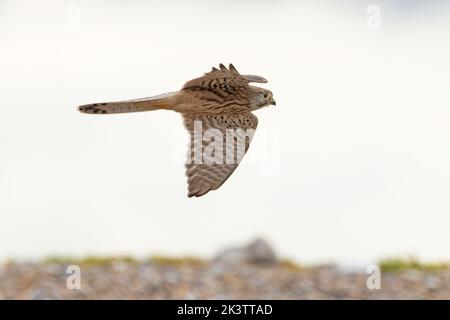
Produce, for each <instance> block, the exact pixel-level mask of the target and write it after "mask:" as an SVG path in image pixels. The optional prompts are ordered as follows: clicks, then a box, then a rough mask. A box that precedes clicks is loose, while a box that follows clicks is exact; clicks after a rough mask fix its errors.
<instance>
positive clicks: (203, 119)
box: [183, 113, 258, 197]
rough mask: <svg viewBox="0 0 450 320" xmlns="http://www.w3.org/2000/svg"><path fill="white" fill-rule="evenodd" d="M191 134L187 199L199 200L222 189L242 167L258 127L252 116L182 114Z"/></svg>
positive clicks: (256, 120)
mask: <svg viewBox="0 0 450 320" xmlns="http://www.w3.org/2000/svg"><path fill="white" fill-rule="evenodd" d="M183 119H184V125H185V126H186V128H187V130H188V131H189V134H190V138H191V139H190V149H189V152H188V161H187V163H186V175H187V178H188V196H189V197H192V196H196V197H200V196H203V195H205V194H206V193H208V192H209V191H210V190H215V189H217V188H219V187H220V186H221V185H222V184H223V183H224V182H225V181H226V180H227V179H228V178H229V177H230V175H231V174H232V173H233V171H234V170H235V169H236V168H237V166H238V165H239V163H240V161H241V159H242V157H243V156H244V154H245V153H246V151H247V150H248V148H249V146H250V142H251V140H252V138H253V134H254V131H255V130H256V127H257V125H258V118H257V117H256V116H255V115H253V114H251V113H242V114H234V115H233V114H228V115H195V114H183Z"/></svg>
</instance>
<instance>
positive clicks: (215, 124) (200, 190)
mask: <svg viewBox="0 0 450 320" xmlns="http://www.w3.org/2000/svg"><path fill="white" fill-rule="evenodd" d="M250 82H259V83H265V82H267V80H266V79H264V78H262V77H260V76H255V75H241V74H239V72H238V71H237V70H236V68H235V67H234V66H233V65H232V64H230V66H229V68H228V69H227V68H226V67H225V66H224V65H223V64H220V65H219V69H216V68H212V70H211V71H210V72H208V73H206V74H205V75H204V76H202V77H200V78H196V79H193V80H190V81H188V82H187V83H186V84H185V85H184V86H183V88H182V89H181V90H179V91H176V92H172V93H167V94H163V95H159V96H154V97H150V98H143V99H135V100H126V101H118V102H106V103H94V104H88V105H83V106H80V107H78V109H79V111H81V112H83V113H91V114H111V113H124V112H138V111H150V110H158V109H166V110H173V111H177V112H179V113H181V114H182V116H183V119H184V125H185V127H186V128H187V130H188V131H189V133H190V136H191V145H190V154H188V158H189V161H188V163H187V164H186V175H187V177H188V190H189V192H188V196H189V197H192V196H196V197H200V196H202V195H204V194H206V193H207V192H209V191H210V190H215V189H217V188H219V187H220V186H221V185H222V184H223V183H224V182H225V180H227V179H228V177H229V176H230V175H231V174H232V173H233V171H234V170H235V169H236V168H237V166H238V165H239V162H240V160H241V158H242V156H243V154H241V155H237V153H239V152H238V148H237V143H236V142H237V141H241V142H243V145H244V146H245V150H243V151H242V152H243V153H245V152H246V151H247V150H248V147H249V145H250V141H251V139H252V136H253V131H254V130H255V129H256V126H257V124H258V119H257V118H256V116H255V115H253V114H252V113H251V111H253V110H256V109H259V108H262V107H265V106H268V105H270V104H273V105H275V100H274V99H273V96H272V92H270V91H269V90H266V89H263V88H259V87H256V86H251V85H249V83H250ZM196 121H197V123H198V124H199V126H200V127H201V132H200V133H201V134H202V135H201V137H200V139H201V140H200V141H201V147H202V149H201V150H205V149H206V148H208V142H211V141H208V140H207V139H206V140H205V139H204V134H205V132H207V131H208V130H209V131H208V132H211V130H210V129H215V131H214V132H216V133H221V134H222V137H223V139H224V141H223V145H224V147H223V150H222V152H223V159H225V158H226V157H227V154H226V152H231V153H229V154H232V155H233V156H232V157H233V160H234V161H233V162H231V163H230V162H226V163H225V161H224V162H223V163H208V162H206V163H205V161H202V160H204V159H203V158H204V157H205V155H203V154H201V153H200V154H194V150H195V141H194V140H195V139H194V131H195V130H194V127H195V123H196ZM230 130H232V131H233V132H234V133H235V136H234V138H233V139H232V140H226V139H225V137H226V136H227V134H228V133H229V132H231V131H230ZM246 130H247V131H246ZM249 132H250V133H249ZM212 141H214V140H212ZM197 143H198V142H197ZM218 152H220V150H219V151H218ZM242 152H241V153H242ZM212 154H213V155H214V156H217V155H218V154H215V151H213V153H212ZM195 159H196V160H197V161H194V160H195Z"/></svg>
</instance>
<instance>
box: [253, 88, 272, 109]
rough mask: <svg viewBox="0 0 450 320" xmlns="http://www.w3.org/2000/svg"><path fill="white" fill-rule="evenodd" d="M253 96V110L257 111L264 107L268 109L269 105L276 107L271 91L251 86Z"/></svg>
mask: <svg viewBox="0 0 450 320" xmlns="http://www.w3.org/2000/svg"><path fill="white" fill-rule="evenodd" d="M250 90H251V91H252V94H251V95H250V106H251V108H252V110H256V109H259V108H262V107H267V106H269V105H271V104H272V105H276V102H275V99H274V98H273V94H272V92H271V91H270V90H267V89H264V88H259V87H255V86H250Z"/></svg>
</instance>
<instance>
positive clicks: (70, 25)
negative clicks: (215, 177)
mask: <svg viewBox="0 0 450 320" xmlns="http://www.w3.org/2000/svg"><path fill="white" fill-rule="evenodd" d="M370 4H374V3H372V2H365V1H354V2H347V4H346V5H339V4H338V2H337V1H336V2H331V1H330V2H321V4H320V5H319V4H317V3H316V1H311V2H305V3H303V4H300V3H297V2H294V1H283V2H280V1H273V2H269V1H266V2H259V1H258V2H257V1H221V2H219V1H215V2H211V1H201V2H195V3H191V2H189V3H188V2H181V1H180V2H172V3H168V2H161V3H158V4H157V3H156V2H155V3H152V2H144V1H132V2H131V3H128V4H127V5H124V4H123V2H122V1H56V0H55V1H39V2H38V1H1V2H0V70H1V71H0V90H1V94H0V108H1V115H0V146H1V148H2V151H1V157H0V259H2V258H9V257H24V258H35V257H42V256H46V255H50V254H62V255H84V254H130V255H131V254H132V255H138V256H143V255H150V254H156V253H160V254H173V255H178V254H180V255H181V254H183V255H184V254H194V255H201V256H205V257H208V256H210V255H211V254H213V253H215V252H216V251H217V250H218V249H220V248H223V247H224V246H228V245H234V244H242V243H244V242H246V241H248V240H250V239H252V238H254V237H256V236H263V237H265V238H266V239H268V240H269V241H270V242H271V243H272V244H273V245H274V246H275V248H276V249H277V250H278V252H279V253H280V254H281V255H283V256H285V257H288V258H292V259H295V260H297V261H299V262H307V263H316V262H328V261H336V262H339V263H344V264H360V263H366V262H370V261H375V260H376V259H378V258H380V257H386V256H390V255H408V254H413V255H416V256H418V257H420V258H423V259H429V260H450V248H449V243H450V232H449V231H448V230H449V226H450V201H449V194H450V140H449V138H450V128H449V123H450V95H449V90H448V86H449V71H450V63H449V57H450V34H449V32H450V19H449V12H450V11H449V9H450V8H449V7H448V6H447V7H445V6H444V5H443V4H440V2H437V1H434V2H432V4H430V3H428V4H425V5H419V4H417V2H413V3H412V4H411V3H410V2H406V1H397V2H395V3H394V4H391V5H388V4H387V3H386V2H384V1H381V2H378V3H375V4H377V5H378V9H379V14H380V15H379V17H380V18H381V20H379V21H380V24H379V25H376V24H375V25H374V24H373V20H371V21H369V23H367V19H368V17H369V15H371V14H373V11H370V10H369V11H370V12H372V13H369V14H368V13H367V8H368V6H369V5H370ZM372 17H373V16H372ZM369 19H370V18H369ZM375 20H376V19H375ZM376 21H378V20H376ZM376 21H375V22H376ZM378 27H379V29H377V28H378ZM220 62H223V63H229V62H232V63H233V64H234V65H235V66H236V67H237V69H238V70H239V71H241V72H242V73H253V74H258V75H261V76H263V77H265V78H267V79H268V80H269V83H268V84H266V85H264V86H265V87H266V88H269V89H270V90H272V92H273V93H274V97H275V99H276V101H277V106H276V107H270V108H266V109H262V110H259V111H257V112H256V114H257V116H258V118H259V125H258V130H257V131H256V135H255V138H254V141H253V143H252V146H251V148H250V150H249V153H248V154H247V155H246V157H245V158H244V160H243V162H242V163H241V165H240V166H239V168H238V169H237V170H236V172H235V173H234V174H233V176H232V177H231V178H230V179H229V180H228V181H227V182H226V183H225V184H224V185H223V186H222V187H221V188H220V189H219V190H217V191H213V192H210V193H209V194H208V195H206V196H205V197H202V198H198V199H188V198H187V197H186V195H187V190H186V178H185V176H184V167H183V164H182V163H181V162H182V157H183V155H184V149H183V148H182V146H184V142H185V141H184V140H183V138H186V136H185V135H184V134H185V132H184V129H183V127H182V122H181V118H180V116H179V115H177V114H176V113H171V112H164V111H156V112H148V113H136V114H124V115H112V116H104V117H101V116H98V117H96V116H89V115H83V114H80V113H78V112H77V111H76V106H77V105H80V104H85V103H91V102H99V101H100V102H101V101H113V100H122V99H130V98H140V97H145V96H151V95H155V94H160V93H163V92H167V91H174V90H177V89H178V88H180V87H181V86H182V85H183V83H184V82H185V81H187V80H189V79H191V78H194V77H197V76H200V75H201V74H202V73H203V72H206V71H208V70H209V69H210V68H211V67H212V66H214V65H216V66H217V65H218V64H219V63H220ZM180 147H181V149H180ZM180 159H181V161H180Z"/></svg>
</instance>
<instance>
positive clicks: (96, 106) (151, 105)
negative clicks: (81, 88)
mask: <svg viewBox="0 0 450 320" xmlns="http://www.w3.org/2000/svg"><path fill="white" fill-rule="evenodd" d="M174 104H175V92H171V93H165V94H162V95H158V96H154V97H149V98H142V99H134V100H125V101H116V102H101V103H91V104H85V105H82V106H79V107H78V110H79V111H80V112H82V113H90V114H109V113H126V112H139V111H151V110H158V109H169V110H172V109H173V107H174Z"/></svg>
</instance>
